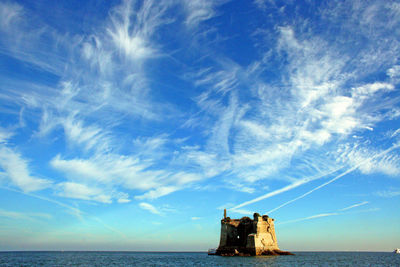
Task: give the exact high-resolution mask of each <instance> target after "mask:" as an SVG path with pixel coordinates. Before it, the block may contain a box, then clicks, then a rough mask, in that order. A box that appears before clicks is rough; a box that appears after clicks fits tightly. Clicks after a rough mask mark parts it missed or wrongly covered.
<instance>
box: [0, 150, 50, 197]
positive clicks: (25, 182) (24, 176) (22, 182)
mask: <svg viewBox="0 0 400 267" xmlns="http://www.w3.org/2000/svg"><path fill="white" fill-rule="evenodd" d="M0 167H1V168H2V169H3V171H4V172H5V175H6V177H7V178H8V179H9V180H10V182H11V183H12V184H13V185H15V186H17V187H19V188H20V189H22V190H23V191H24V192H31V191H37V190H42V189H44V188H47V187H50V185H51V181H49V180H46V179H42V178H37V177H34V176H32V175H31V174H30V171H29V167H28V162H27V160H25V159H24V158H22V157H21V155H20V154H19V153H18V152H16V151H15V150H13V149H11V148H8V147H6V146H5V145H1V144H0Z"/></svg>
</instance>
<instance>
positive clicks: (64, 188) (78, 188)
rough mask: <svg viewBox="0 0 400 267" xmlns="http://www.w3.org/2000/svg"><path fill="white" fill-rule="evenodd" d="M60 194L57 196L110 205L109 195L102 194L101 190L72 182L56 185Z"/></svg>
mask: <svg viewBox="0 0 400 267" xmlns="http://www.w3.org/2000/svg"><path fill="white" fill-rule="evenodd" d="M58 188H59V190H60V192H59V193H58V195H59V196H62V197H68V198H75V199H82V200H93V201H97V202H102V203H111V202H112V198H111V196H110V195H107V194H104V192H102V190H101V189H99V188H94V187H93V186H90V187H89V186H87V185H84V184H78V183H73V182H63V183H59V184H58Z"/></svg>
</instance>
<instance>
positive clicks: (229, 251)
mask: <svg viewBox="0 0 400 267" xmlns="http://www.w3.org/2000/svg"><path fill="white" fill-rule="evenodd" d="M216 255H221V256H260V255H293V254H292V253H290V252H286V251H281V250H280V249H279V247H278V241H277V240H276V235H275V227H274V219H272V218H270V217H268V216H267V215H263V216H260V215H259V214H258V213H254V215H253V219H250V218H249V217H243V218H241V219H231V218H229V217H226V210H224V218H223V219H222V220H221V238H220V242H219V247H218V249H217V250H216Z"/></svg>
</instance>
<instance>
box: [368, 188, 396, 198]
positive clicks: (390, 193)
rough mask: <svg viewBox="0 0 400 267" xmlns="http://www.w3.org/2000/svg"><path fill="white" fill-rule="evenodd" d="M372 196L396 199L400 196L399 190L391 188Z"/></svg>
mask: <svg viewBox="0 0 400 267" xmlns="http://www.w3.org/2000/svg"><path fill="white" fill-rule="evenodd" d="M374 195H376V196H378V197H383V198H392V197H397V196H400V189H399V188H392V189H389V190H382V191H377V192H374Z"/></svg>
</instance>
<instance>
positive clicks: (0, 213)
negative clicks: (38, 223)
mask: <svg viewBox="0 0 400 267" xmlns="http://www.w3.org/2000/svg"><path fill="white" fill-rule="evenodd" d="M0 217H6V218H9V219H15V220H37V219H46V220H49V219H51V218H53V216H51V215H50V214H48V213H39V212H17V211H9V210H3V209H0Z"/></svg>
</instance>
